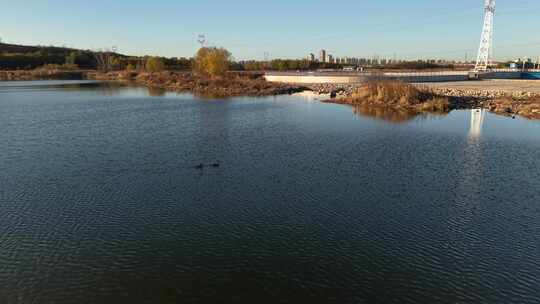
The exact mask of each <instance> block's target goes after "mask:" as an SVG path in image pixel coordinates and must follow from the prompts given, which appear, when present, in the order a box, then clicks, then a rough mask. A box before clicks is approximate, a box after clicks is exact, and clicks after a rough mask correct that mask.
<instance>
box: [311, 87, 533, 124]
mask: <svg viewBox="0 0 540 304" xmlns="http://www.w3.org/2000/svg"><path fill="white" fill-rule="evenodd" d="M538 85H539V86H540V81H539V82H538ZM361 86H362V84H310V85H307V87H308V88H309V89H310V90H312V91H313V92H315V93H317V94H321V95H328V94H332V97H333V98H331V99H330V100H327V102H332V103H339V104H348V103H349V102H347V99H348V98H349V97H350V96H352V95H353V94H354V92H356V91H357V90H358V88H360V87H361ZM417 87H418V88H419V89H421V90H425V91H429V92H431V93H432V94H434V95H437V96H441V97H447V98H448V99H449V101H450V104H451V109H471V108H485V109H487V110H489V111H491V112H493V113H496V114H501V115H507V116H514V115H520V116H523V117H525V118H528V119H540V93H535V92H528V91H514V92H508V91H502V90H481V89H457V88H445V87H433V86H425V85H417Z"/></svg>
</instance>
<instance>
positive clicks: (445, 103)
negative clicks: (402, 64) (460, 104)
mask: <svg viewBox="0 0 540 304" xmlns="http://www.w3.org/2000/svg"><path fill="white" fill-rule="evenodd" d="M349 101H350V103H352V104H363V105H372V106H382V107H393V108H407V109H414V110H416V111H420V112H447V111H449V110H450V102H449V100H448V98H446V97H442V96H438V95H436V94H434V93H433V92H431V91H430V90H427V89H422V90H421V89H418V88H417V87H415V86H412V85H410V84H407V83H404V82H401V81H395V80H377V81H370V82H368V83H366V84H365V85H364V86H362V87H360V88H359V89H357V91H356V92H354V93H353V94H352V95H351V97H350V98H349Z"/></svg>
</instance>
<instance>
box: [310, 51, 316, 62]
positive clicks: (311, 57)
mask: <svg viewBox="0 0 540 304" xmlns="http://www.w3.org/2000/svg"><path fill="white" fill-rule="evenodd" d="M308 60H309V61H311V62H313V61H315V54H313V53H311V54H309V56H308Z"/></svg>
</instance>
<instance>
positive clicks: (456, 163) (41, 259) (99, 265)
mask: <svg viewBox="0 0 540 304" xmlns="http://www.w3.org/2000/svg"><path fill="white" fill-rule="evenodd" d="M402 114H403V113H401V114H400V113H380V112H378V111H374V110H369V109H354V108H351V107H348V106H342V105H333V104H325V103H321V102H319V101H316V100H312V99H310V98H307V97H305V96H296V97H294V96H282V97H271V98H261V99H253V98H234V99H229V100H201V99H197V98H194V97H193V96H190V95H177V94H173V93H165V92H162V91H151V92H148V90H147V89H143V88H129V87H117V86H114V85H103V84H99V83H95V82H85V83H82V84H81V83H80V82H69V84H68V85H63V83H62V82H32V83H17V82H9V83H0V131H1V132H0V143H1V150H0V303H287V302H288V303H314V302H316V303H319V302H326V303H540V123H539V122H534V121H527V120H524V119H519V118H518V119H515V120H514V119H511V118H507V117H501V116H495V115H492V114H488V113H484V114H482V113H477V114H473V113H471V111H455V112H452V113H450V114H449V115H447V116H424V117H410V116H407V115H402ZM471 116H472V117H471ZM200 164H203V169H202V170H200V169H198V168H197V166H199V165H200ZM213 164H214V166H212V165H213ZM218 164H219V166H217V165H218Z"/></svg>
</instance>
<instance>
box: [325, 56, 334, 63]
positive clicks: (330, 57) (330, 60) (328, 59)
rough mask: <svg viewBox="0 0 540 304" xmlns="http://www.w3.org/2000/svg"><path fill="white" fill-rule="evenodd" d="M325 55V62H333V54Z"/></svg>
mask: <svg viewBox="0 0 540 304" xmlns="http://www.w3.org/2000/svg"><path fill="white" fill-rule="evenodd" d="M326 57H327V58H326V60H327V62H329V63H334V56H332V55H330V54H328V55H326Z"/></svg>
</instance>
